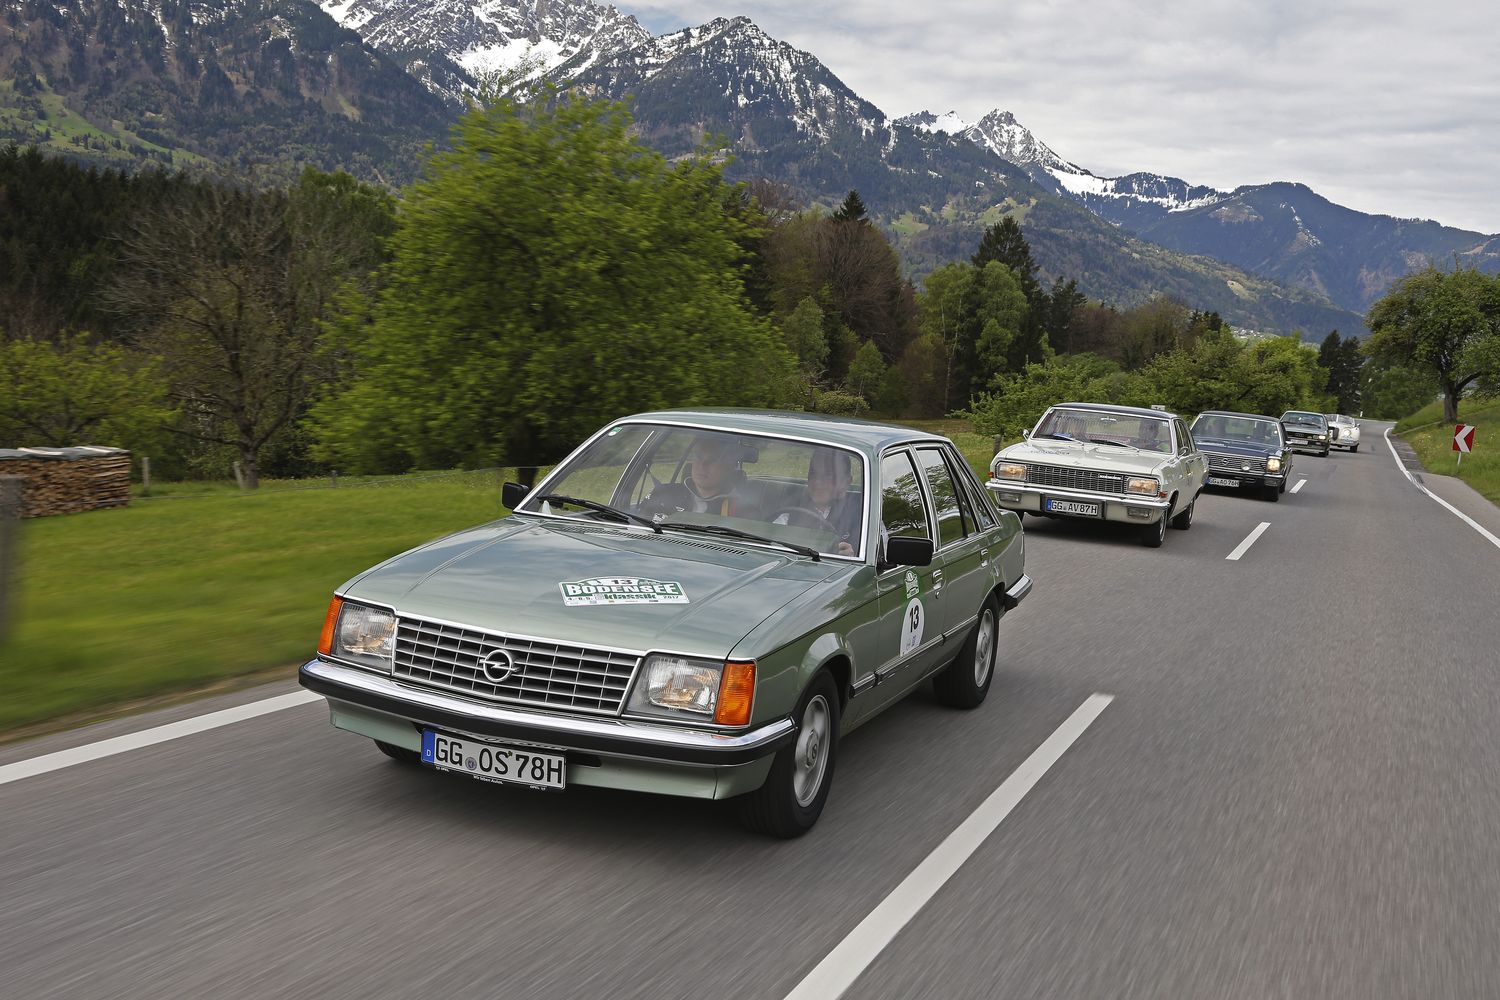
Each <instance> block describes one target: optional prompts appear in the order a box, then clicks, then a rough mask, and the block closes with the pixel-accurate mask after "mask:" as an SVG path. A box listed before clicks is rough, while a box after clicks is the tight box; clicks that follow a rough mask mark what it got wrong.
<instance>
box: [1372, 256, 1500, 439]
mask: <svg viewBox="0 0 1500 1000" xmlns="http://www.w3.org/2000/svg"><path fill="white" fill-rule="evenodd" d="M1368 324H1369V327H1370V331H1371V335H1370V339H1369V341H1368V342H1367V343H1366V345H1365V350H1366V352H1367V353H1368V354H1369V355H1370V357H1372V358H1373V359H1375V361H1376V362H1378V363H1380V364H1381V365H1383V366H1385V367H1396V366H1406V367H1411V368H1414V369H1416V370H1418V371H1423V372H1426V373H1429V374H1430V375H1431V377H1432V378H1433V380H1434V381H1435V382H1436V383H1437V386H1438V390H1439V391H1440V392H1441V393H1442V394H1443V418H1444V419H1445V420H1447V421H1449V422H1452V421H1455V420H1457V419H1458V400H1459V397H1460V396H1462V395H1463V393H1464V391H1465V390H1466V389H1468V388H1469V387H1470V386H1471V385H1474V384H1476V383H1479V384H1481V385H1486V384H1489V383H1492V382H1500V344H1497V340H1500V276H1495V275H1486V274H1482V273H1480V272H1479V271H1478V270H1476V269H1474V268H1461V269H1459V270H1455V271H1447V272H1445V271H1439V270H1438V269H1437V268H1435V267H1428V268H1426V269H1424V270H1421V271H1418V272H1416V273H1414V274H1408V275H1407V276H1406V277H1404V278H1402V279H1400V280H1399V281H1397V282H1396V283H1395V285H1393V286H1392V287H1391V290H1390V291H1389V292H1387V293H1386V294H1385V297H1384V298H1382V299H1380V301H1378V302H1376V303H1375V304H1374V305H1373V306H1371V307H1370V314H1369V318H1368Z"/></svg>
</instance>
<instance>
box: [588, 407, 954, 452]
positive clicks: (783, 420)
mask: <svg viewBox="0 0 1500 1000" xmlns="http://www.w3.org/2000/svg"><path fill="white" fill-rule="evenodd" d="M625 422H636V423H646V422H650V423H668V424H687V425H698V426H704V427H710V428H713V429H717V430H726V431H739V432H741V433H745V434H769V435H775V436H784V437H800V438H811V439H812V440H814V441H825V442H827V443H828V444H838V445H844V446H846V447H850V448H855V449H859V450H861V451H870V452H879V451H880V450H882V449H884V448H887V447H889V446H891V445H895V444H905V443H907V442H913V441H933V442H947V441H948V439H947V438H946V437H944V436H943V435H941V434H933V433H932V432H930V431H919V430H917V429H915V428H913V427H903V426H901V425H900V424H885V423H880V422H879V421H875V420H860V419H859V418H857V417H842V416H834V415H831V414H827V413H803V412H798V411H792V410H751V409H736V408H732V407H716V406H705V407H700V408H697V409H682V410H652V411H650V412H649V413H634V414H631V415H630V416H628V417H621V418H620V420H618V421H616V423H625Z"/></svg>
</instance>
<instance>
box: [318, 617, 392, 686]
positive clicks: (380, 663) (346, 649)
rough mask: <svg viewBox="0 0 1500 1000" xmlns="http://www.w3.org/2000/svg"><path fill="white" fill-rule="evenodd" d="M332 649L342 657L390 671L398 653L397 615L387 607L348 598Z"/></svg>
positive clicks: (335, 654) (333, 652)
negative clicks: (357, 602) (392, 660)
mask: <svg viewBox="0 0 1500 1000" xmlns="http://www.w3.org/2000/svg"><path fill="white" fill-rule="evenodd" d="M330 652H331V653H332V654H333V655H334V656H336V657H338V658H340V659H344V660H350V661H352V662H354V663H358V664H361V665H363V666H368V667H374V668H375V669H377V670H386V671H389V670H390V669H391V659H392V657H393V656H394V655H395V652H396V616H395V615H393V614H392V613H391V612H389V611H386V610H385V609H384V608H370V607H366V606H364V605H362V604H352V603H350V602H349V601H345V602H344V605H343V608H341V609H340V611H339V616H338V624H337V625H336V626H335V627H334V632H333V644H332V649H331V650H330Z"/></svg>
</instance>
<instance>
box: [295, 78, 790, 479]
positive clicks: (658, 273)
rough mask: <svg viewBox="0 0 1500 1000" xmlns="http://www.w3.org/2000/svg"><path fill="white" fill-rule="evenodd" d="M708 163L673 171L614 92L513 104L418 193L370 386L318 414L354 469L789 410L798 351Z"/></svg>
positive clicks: (476, 131)
mask: <svg viewBox="0 0 1500 1000" xmlns="http://www.w3.org/2000/svg"><path fill="white" fill-rule="evenodd" d="M725 204H726V185H725V182H724V180H723V178H722V176H721V172H720V167H719V166H717V165H716V164H715V163H714V162H713V161H712V159H711V157H709V156H708V155H706V153H705V154H704V155H696V156H691V157H688V158H686V159H684V160H682V161H680V162H678V163H675V164H674V163H669V162H668V161H667V160H666V159H665V158H663V157H662V156H661V155H660V154H657V153H655V152H653V151H652V150H650V149H648V148H647V147H646V146H644V145H643V144H641V143H640V142H639V141H637V140H636V139H634V138H633V137H632V136H631V134H630V119H629V116H628V115H627V114H626V112H625V110H624V108H623V107H622V106H621V105H618V104H608V103H586V102H582V101H576V100H569V99H566V98H559V99H556V100H548V101H536V102H532V103H530V104H527V105H517V104H515V103H512V102H510V101H505V100H502V101H498V102H497V103H495V104H494V105H492V106H490V107H485V108H475V109H473V110H471V111H469V112H468V113H466V114H465V115H463V117H462V118H461V119H460V120H459V122H458V124H457V125H456V126H455V128H454V131H453V136H452V149H451V150H450V151H447V152H443V153H439V154H437V155H436V156H434V157H433V159H432V160H431V162H430V163H429V165H428V168H427V173H426V179H425V180H423V181H421V182H419V183H417V184H415V185H413V187H412V188H411V189H409V191H408V192H407V196H406V198H405V201H404V204H403V208H402V212H401V214H400V216H399V218H398V228H397V231H396V234H395V236H394V237H393V238H392V240H391V248H392V259H391V262H390V264H389V265H388V266H387V267H386V268H385V269H384V271H383V273H382V278H383V287H382V289H381V291H380V293H379V295H378V297H377V298H376V299H375V301H374V302H373V304H372V306H371V308H370V309H369V312H368V322H365V321H363V320H362V319H361V318H360V317H359V316H357V315H355V316H351V317H349V318H348V320H347V321H346V322H344V323H341V324H340V325H339V326H338V328H337V330H336V331H335V336H336V340H337V343H338V344H339V346H340V347H341V348H342V349H344V350H347V351H349V352H350V354H351V356H352V357H353V359H354V372H355V379H354V381H353V383H352V385H351V386H350V387H349V388H348V389H347V390H346V391H344V392H342V393H339V394H338V395H336V396H334V397H332V398H330V399H328V400H325V401H323V402H322V403H320V404H319V405H318V407H317V408H316V409H315V411H314V419H315V422H316V426H317V429H318V433H319V437H320V439H321V442H322V445H321V448H320V454H322V455H325V456H327V457H329V458H337V460H338V461H339V463H340V467H341V468H345V467H347V468H360V469H364V468H382V467H384V468H389V467H393V466H394V467H404V466H405V467H409V466H411V465H421V466H424V467H446V466H451V465H454V464H458V463H481V462H482V463H498V462H501V461H504V462H506V463H511V464H515V465H518V466H523V467H525V466H536V465H540V464H543V463H546V462H551V461H555V460H557V459H558V458H560V457H561V456H562V455H563V454H565V453H566V452H567V450H568V449H569V448H571V447H572V446H574V445H575V444H576V443H577V442H578V441H579V440H580V439H581V438H582V437H584V436H585V435H587V434H589V433H590V432H592V431H593V430H595V429H596V428H597V427H598V426H599V425H600V424H601V423H604V422H605V421H608V420H611V419H613V418H615V417H617V416H619V415H621V414H623V413H629V412H631V411H635V410H642V409H651V408H656V407H662V406H675V405H685V404H725V405H754V404H766V403H776V402H779V401H780V400H778V399H774V398H771V397H772V395H773V389H772V387H773V386H777V385H783V384H785V378H784V376H785V373H786V371H787V370H788V369H790V367H791V366H792V359H791V357H790V355H789V353H788V352H787V350H786V349H785V347H784V346H783V345H782V344H781V343H780V339H779V337H778V335H777V333H776V331H775V330H774V328H773V327H772V326H771V324H770V323H769V322H768V321H767V320H765V319H764V318H762V317H760V316H759V315H757V314H756V313H755V311H754V310H753V309H752V308H751V307H750V306H749V304H748V302H747V301H746V297H745V291H744V285H743V281H742V272H743V268H744V264H745V262H744V253H743V250H742V248H741V246H740V245H739V244H738V242H737V237H738V236H739V235H740V234H741V227H742V224H741V223H740V222H739V221H738V220H737V219H736V218H735V217H734V216H733V214H732V213H728V212H726V211H725V208H724V206H725Z"/></svg>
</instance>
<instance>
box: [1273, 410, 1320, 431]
mask: <svg viewBox="0 0 1500 1000" xmlns="http://www.w3.org/2000/svg"><path fill="white" fill-rule="evenodd" d="M1281 419H1282V422H1283V423H1288V424H1312V425H1313V426H1314V427H1325V426H1327V423H1328V422H1327V421H1326V420H1324V419H1323V414H1321V413H1306V412H1304V411H1302V410H1287V411H1286V412H1285V413H1283V414H1282V415H1281Z"/></svg>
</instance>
